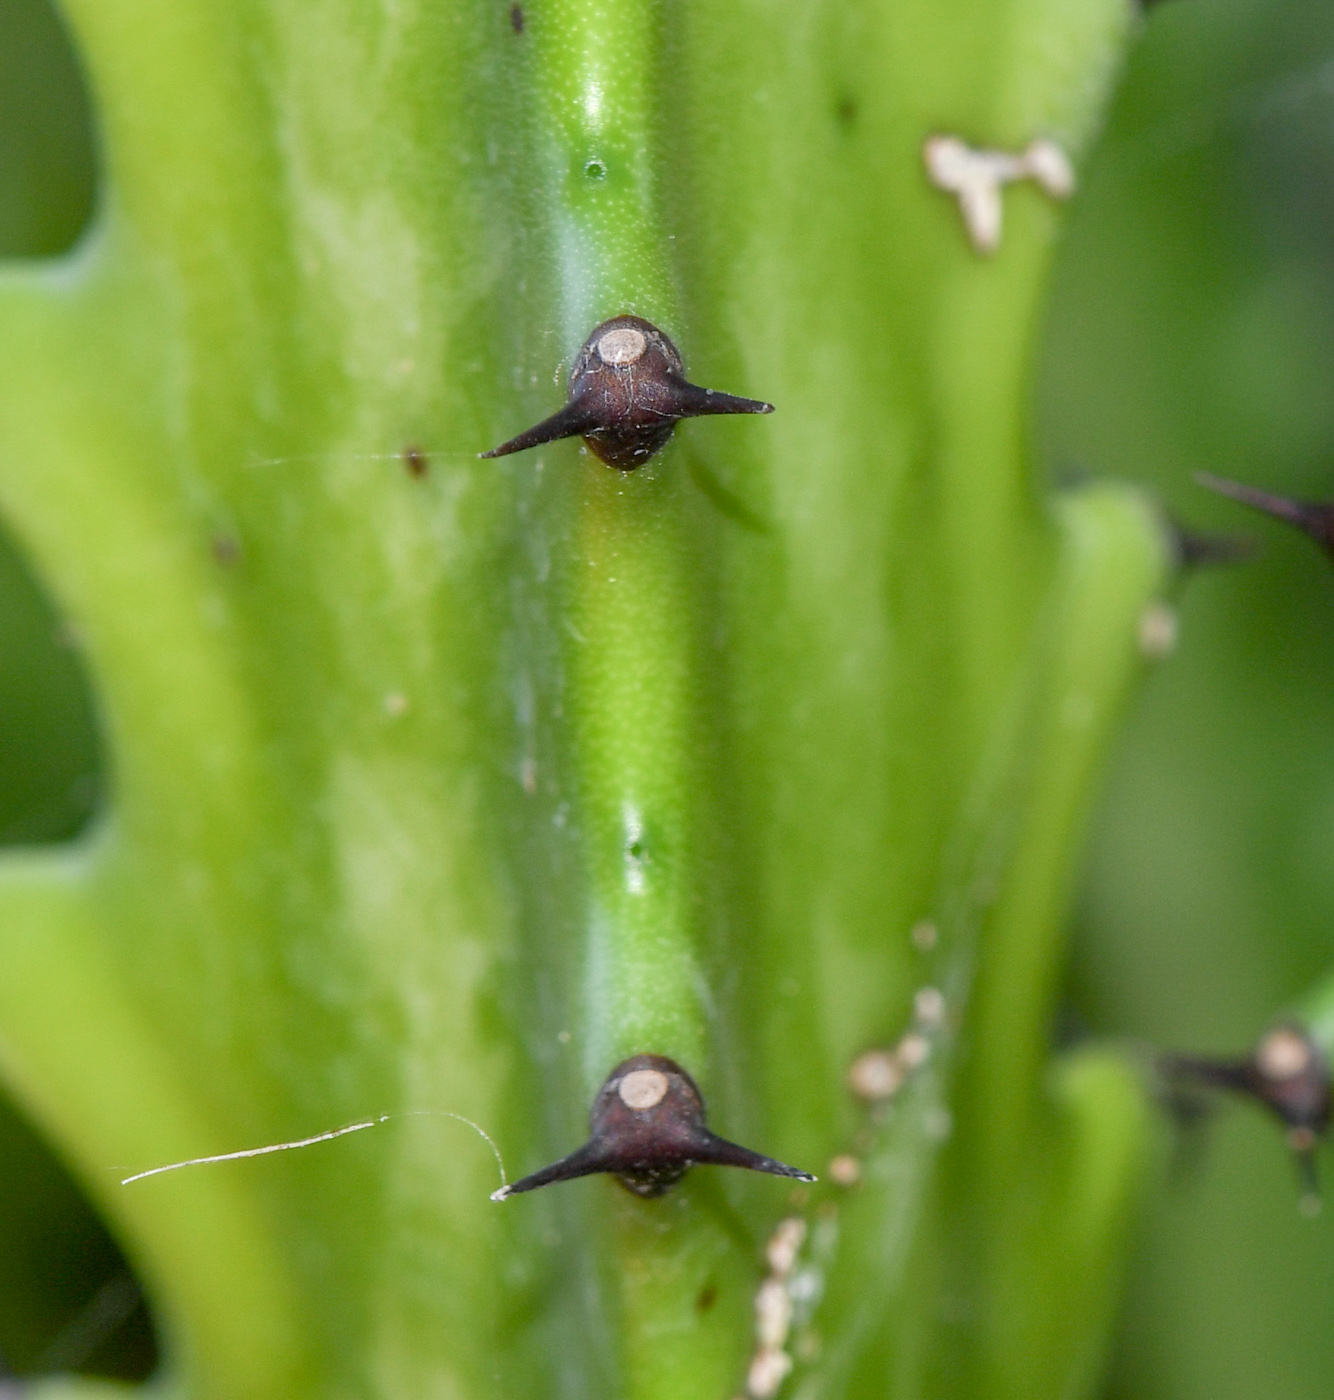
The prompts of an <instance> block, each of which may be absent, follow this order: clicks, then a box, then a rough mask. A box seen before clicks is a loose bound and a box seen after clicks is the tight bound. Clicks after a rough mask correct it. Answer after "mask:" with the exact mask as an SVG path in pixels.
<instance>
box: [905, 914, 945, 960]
mask: <svg viewBox="0 0 1334 1400" xmlns="http://www.w3.org/2000/svg"><path fill="white" fill-rule="evenodd" d="M939 937H940V934H939V933H938V932H937V930H936V926H935V924H933V923H932V922H931V921H930V919H923V920H922V921H921V923H917V924H914V925H913V928H912V941H913V947H915V948H920V949H921V950H922V952H924V953H929V952H930V951H931V950H932V948H934V947H935V946H936V939H937V938H939Z"/></svg>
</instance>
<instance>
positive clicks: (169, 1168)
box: [120, 1108, 508, 1190]
mask: <svg viewBox="0 0 1334 1400" xmlns="http://www.w3.org/2000/svg"><path fill="white" fill-rule="evenodd" d="M395 1118H452V1119H454V1121H455V1122H456V1123H465V1124H467V1126H468V1127H470V1128H471V1129H472V1130H473V1132H475V1133H476V1134H477V1135H478V1136H479V1137H480V1138H481V1139H482V1140H483V1141H484V1142H485V1143H486V1145H487V1146H488V1147H489V1148H490V1149H491V1152H492V1155H493V1156H494V1157H495V1159H496V1166H497V1168H498V1169H499V1171H500V1186H501V1190H507V1189H508V1181H507V1179H506V1176H505V1162H504V1159H503V1158H502V1157H501V1155H500V1148H498V1147H497V1146H496V1144H495V1141H494V1140H493V1139H492V1137H491V1134H490V1133H488V1132H487V1131H486V1129H485V1128H483V1127H482V1126H481V1125H480V1124H479V1123H474V1122H473V1121H472V1119H471V1118H465V1117H464V1116H463V1115H462V1114H461V1113H451V1112H450V1111H449V1110H448V1109H447V1108H409V1109H405V1110H404V1111H403V1112H402V1113H382V1114H380V1116H379V1117H378V1118H367V1119H365V1120H364V1121H363V1122H361V1123H349V1124H348V1125H347V1126H346V1127H344V1128H330V1129H329V1131H328V1132H325V1133H316V1134H315V1135H314V1136H313V1137H305V1138H296V1139H295V1140H293V1141H292V1142H271V1143H267V1144H266V1145H265V1146H263V1147H244V1148H242V1149H241V1150H240V1151H239V1152H217V1153H214V1154H213V1155H212V1156H211V1157H188V1158H186V1160H185V1161H183V1162H167V1163H166V1164H165V1165H163V1166H160V1167H149V1168H148V1170H147V1171H142V1172H135V1173H134V1175H133V1176H127V1177H123V1178H122V1179H121V1183H120V1184H121V1185H122V1186H128V1185H130V1183H131V1182H133V1181H143V1180H144V1179H145V1178H146V1177H150V1176H161V1175H162V1174H163V1172H176V1171H180V1170H181V1168H182V1167H207V1166H211V1165H212V1164H213V1163H215V1162H239V1161H240V1160H241V1159H242V1158H245V1157H266V1156H268V1155H269V1153H271V1152H291V1151H293V1150H294V1149H295V1148H298V1147H314V1146H315V1145H316V1144H317V1143H321V1142H332V1141H333V1139H334V1138H340V1137H346V1136H347V1134H348V1133H360V1132H363V1131H364V1130H365V1129H367V1128H376V1127H378V1126H379V1125H380V1124H381V1123H388V1122H390V1121H391V1120H392V1119H395Z"/></svg>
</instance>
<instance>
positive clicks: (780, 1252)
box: [764, 1215, 806, 1278]
mask: <svg viewBox="0 0 1334 1400" xmlns="http://www.w3.org/2000/svg"><path fill="white" fill-rule="evenodd" d="M805 1242H806V1222H805V1221H804V1220H803V1219H802V1218H801V1216H799V1215H789V1216H788V1217H787V1219H786V1220H781V1221H779V1223H778V1228H777V1229H776V1230H775V1231H774V1232H773V1234H772V1235H770V1237H769V1243H768V1244H767V1245H766V1246H765V1250H764V1257H765V1259H766V1260H767V1261H768V1264H769V1271H770V1273H772V1274H773V1275H774V1276H775V1277H777V1278H786V1277H787V1276H788V1274H790V1273H791V1272H792V1269H793V1266H794V1265H795V1264H796V1262H797V1253H798V1251H799V1250H800V1249H801V1246H802V1245H803V1244H804V1243H805Z"/></svg>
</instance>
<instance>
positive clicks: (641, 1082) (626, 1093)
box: [616, 1069, 670, 1113]
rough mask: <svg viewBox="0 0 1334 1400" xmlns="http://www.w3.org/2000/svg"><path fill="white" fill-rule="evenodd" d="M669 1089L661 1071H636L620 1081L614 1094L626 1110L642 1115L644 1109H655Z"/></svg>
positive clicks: (665, 1077)
mask: <svg viewBox="0 0 1334 1400" xmlns="http://www.w3.org/2000/svg"><path fill="white" fill-rule="evenodd" d="M669 1087H670V1086H669V1085H668V1083H667V1076H666V1075H665V1074H663V1073H662V1071H661V1070H656V1069H636V1070H631V1071H630V1073H629V1074H627V1075H626V1076H625V1078H624V1079H622V1080H621V1082H620V1084H618V1085H617V1086H616V1092H617V1093H618V1094H619V1095H620V1096H621V1102H622V1103H623V1104H624V1105H625V1106H626V1108H633V1109H634V1110H635V1112H636V1113H642V1112H643V1111H644V1110H645V1109H649V1108H657V1106H658V1105H659V1104H660V1103H661V1102H662V1101H663V1099H665V1098H666V1097H667V1090H668V1088H669Z"/></svg>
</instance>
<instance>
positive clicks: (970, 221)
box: [922, 135, 1075, 254]
mask: <svg viewBox="0 0 1334 1400" xmlns="http://www.w3.org/2000/svg"><path fill="white" fill-rule="evenodd" d="M922 158H923V160H924V161H925V163H926V173H927V175H928V177H929V178H930V180H931V183H932V184H933V185H935V186H936V188H937V189H942V190H944V191H946V193H948V194H952V195H954V196H955V198H956V199H957V200H958V201H959V211H960V213H962V215H963V222H964V227H965V228H966V229H967V230H968V237H969V239H970V240H971V241H972V244H973V247H974V248H976V249H977V251H978V252H979V253H983V254H990V253H994V252H995V251H996V250H997V249H998V248H999V247H1000V243H1001V225H1002V220H1003V214H1004V207H1003V203H1002V199H1001V192H1002V190H1003V189H1004V187H1005V186H1006V185H1008V184H1012V183H1013V182H1014V181H1016V180H1032V181H1033V182H1034V183H1035V184H1037V185H1038V187H1039V188H1040V189H1042V190H1044V191H1045V192H1046V193H1047V194H1048V195H1050V196H1051V197H1052V198H1053V199H1068V198H1069V197H1070V195H1071V194H1073V193H1074V188H1075V172H1074V168H1073V167H1072V166H1071V164H1070V160H1069V158H1068V157H1067V156H1066V154H1065V152H1064V151H1063V150H1062V149H1061V148H1060V147H1059V146H1058V145H1057V144H1056V143H1055V142H1054V141H1050V140H1047V139H1044V138H1040V139H1038V140H1036V141H1033V142H1030V144H1029V145H1028V146H1027V147H1026V148H1025V149H1024V150H1023V151H1021V152H1019V154H1017V155H1015V154H1012V153H1011V152H1009V151H988V150H977V149H974V148H973V147H972V146H969V145H968V144H967V143H966V142H964V141H961V140H960V139H959V138H958V137H957V136H943V135H937V136H930V137H928V138H927V141H926V144H925V145H924V146H923V147H922Z"/></svg>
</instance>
